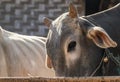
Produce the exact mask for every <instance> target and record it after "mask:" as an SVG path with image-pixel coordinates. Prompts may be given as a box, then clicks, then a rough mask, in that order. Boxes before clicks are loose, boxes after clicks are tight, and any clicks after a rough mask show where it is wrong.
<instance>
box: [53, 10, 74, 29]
mask: <svg viewBox="0 0 120 82" xmlns="http://www.w3.org/2000/svg"><path fill="white" fill-rule="evenodd" d="M75 19H76V18H75ZM72 22H74V19H73V18H71V17H70V16H69V12H67V13H63V14H62V15H60V16H59V17H58V18H56V19H55V20H54V21H53V22H52V25H53V26H55V27H58V26H59V25H60V24H68V25H69V24H71V23H72Z"/></svg>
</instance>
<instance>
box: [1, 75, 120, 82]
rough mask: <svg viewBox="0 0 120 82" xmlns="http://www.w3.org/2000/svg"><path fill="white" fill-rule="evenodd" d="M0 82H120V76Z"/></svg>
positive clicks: (9, 79) (11, 79) (6, 80)
mask: <svg viewBox="0 0 120 82" xmlns="http://www.w3.org/2000/svg"><path fill="white" fill-rule="evenodd" d="M0 82H120V77H119V76H111V77H81V78H57V77H56V78H44V77H12V78H11V77H4V78H3V77H2V78H0Z"/></svg>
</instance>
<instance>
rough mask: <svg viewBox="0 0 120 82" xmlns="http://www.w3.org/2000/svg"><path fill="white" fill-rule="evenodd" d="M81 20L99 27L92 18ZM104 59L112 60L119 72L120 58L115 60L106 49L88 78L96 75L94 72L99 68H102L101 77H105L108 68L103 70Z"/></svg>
mask: <svg viewBox="0 0 120 82" xmlns="http://www.w3.org/2000/svg"><path fill="white" fill-rule="evenodd" d="M82 18H84V19H86V20H88V21H89V22H91V23H92V24H94V25H95V26H100V25H99V24H98V23H96V22H95V20H94V19H93V18H92V17H89V18H87V17H85V16H83V17H82ZM106 57H107V58H108V60H112V61H113V62H114V63H115V65H116V66H117V67H118V69H119V70H120V57H119V59H118V58H116V57H115V56H114V55H113V53H111V52H110V50H109V49H108V48H106V49H104V54H103V57H102V59H101V62H100V63H99V65H98V66H97V68H96V69H95V70H94V71H93V72H92V74H91V75H90V76H94V75H95V74H96V72H97V71H98V70H99V69H100V67H101V66H102V68H103V72H104V73H103V75H105V72H106V71H107V70H108V69H109V67H108V66H107V67H108V68H107V69H105V67H104V64H105V63H106V62H104V59H105V58H106ZM108 64H109V63H108ZM108 64H106V65H108ZM118 72H119V73H120V71H118Z"/></svg>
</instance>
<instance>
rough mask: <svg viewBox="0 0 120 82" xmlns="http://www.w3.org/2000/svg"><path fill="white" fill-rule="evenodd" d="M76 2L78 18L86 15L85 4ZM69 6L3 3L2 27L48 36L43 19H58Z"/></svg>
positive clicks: (37, 80) (96, 81) (3, 80)
mask: <svg viewBox="0 0 120 82" xmlns="http://www.w3.org/2000/svg"><path fill="white" fill-rule="evenodd" d="M73 1H75V2H74V3H75V4H76V6H77V8H78V11H79V14H80V15H83V14H84V7H83V6H84V4H82V5H83V6H82V5H81V3H82V2H81V1H84V0H73ZM102 1H103V0H102ZM106 1H107V0H106ZM111 1H112V0H111ZM67 6H68V5H66V2H65V0H0V26H2V27H3V28H4V29H7V30H9V31H13V32H17V33H20V34H27V35H40V36H46V35H47V32H48V29H47V28H46V26H45V25H44V24H43V21H42V17H44V16H47V17H50V18H52V19H55V18H56V17H58V16H59V15H60V14H62V13H63V11H64V12H66V11H68V9H67ZM101 10H102V9H101ZM0 82H120V77H119V76H98V77H80V78H77V77H73V78H70V77H67V78H65V77H60V78H58V77H53V78H49V77H38V76H37V77H36V76H30V77H0Z"/></svg>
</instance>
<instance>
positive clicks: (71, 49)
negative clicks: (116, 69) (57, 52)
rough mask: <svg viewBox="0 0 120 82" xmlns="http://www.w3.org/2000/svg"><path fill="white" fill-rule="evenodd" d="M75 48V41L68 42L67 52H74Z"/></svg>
mask: <svg viewBox="0 0 120 82" xmlns="http://www.w3.org/2000/svg"><path fill="white" fill-rule="evenodd" d="M75 47H76V42H75V41H72V42H70V43H69V45H68V48H67V52H71V51H74V50H75Z"/></svg>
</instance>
